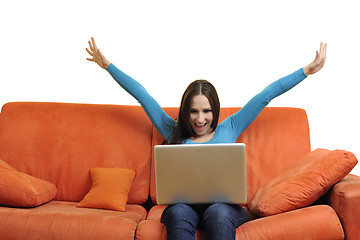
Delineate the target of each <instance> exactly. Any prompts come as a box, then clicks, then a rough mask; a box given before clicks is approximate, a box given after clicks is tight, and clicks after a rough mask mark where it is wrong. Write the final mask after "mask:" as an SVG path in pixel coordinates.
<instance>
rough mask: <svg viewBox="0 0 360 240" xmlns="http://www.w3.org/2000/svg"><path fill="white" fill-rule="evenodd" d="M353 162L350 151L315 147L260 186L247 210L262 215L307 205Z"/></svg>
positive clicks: (319, 195) (346, 170) (353, 157)
mask: <svg viewBox="0 0 360 240" xmlns="http://www.w3.org/2000/svg"><path fill="white" fill-rule="evenodd" d="M356 164H357V159H356V157H355V155H354V154H353V153H351V152H348V151H344V150H334V151H329V150H326V149H316V150H315V151H313V152H311V153H309V154H307V155H306V156H304V157H303V158H302V159H300V160H299V161H298V162H296V164H295V165H294V166H293V167H291V168H290V169H288V170H287V171H285V172H283V173H282V174H280V175H279V176H277V177H276V178H274V179H272V180H271V181H270V182H269V183H267V184H265V185H264V186H262V187H260V188H259V189H258V190H257V192H256V193H255V195H254V198H253V199H252V200H251V202H250V204H249V207H250V210H251V211H252V212H253V213H254V214H256V215H257V216H261V217H264V216H270V215H274V214H278V213H282V212H286V211H290V210H294V209H298V208H301V207H305V206H308V205H310V204H312V203H313V202H315V201H316V200H318V199H319V198H320V197H321V196H322V195H323V194H325V193H326V192H327V191H328V190H329V189H330V188H331V187H332V186H333V185H334V184H335V183H337V182H338V181H340V180H341V179H343V178H344V177H345V176H346V175H347V174H348V173H349V172H350V171H351V169H352V168H353V167H354V166H355V165H356Z"/></svg>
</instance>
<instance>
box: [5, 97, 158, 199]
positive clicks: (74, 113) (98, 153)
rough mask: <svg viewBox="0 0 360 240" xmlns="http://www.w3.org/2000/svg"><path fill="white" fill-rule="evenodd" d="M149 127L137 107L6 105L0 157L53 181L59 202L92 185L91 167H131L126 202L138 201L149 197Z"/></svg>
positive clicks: (81, 195)
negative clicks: (132, 177) (132, 175)
mask: <svg viewBox="0 0 360 240" xmlns="http://www.w3.org/2000/svg"><path fill="white" fill-rule="evenodd" d="M151 131H152V125H151V122H150V120H149V119H148V118H147V117H146V114H145V113H144V111H143V110H142V109H141V107H140V106H125V105H123V106H116V105H100V104H75V103H66V104H64V103H34V102H15V103H7V104H5V105H4V106H3V108H2V112H1V117H0V158H1V159H3V160H4V161H8V162H10V161H11V165H12V166H13V167H14V168H16V169H17V170H18V171H21V172H24V173H27V174H29V175H32V176H34V177H37V178H40V179H45V180H48V181H50V182H52V183H54V184H55V185H56V187H57V190H58V193H57V196H56V198H55V199H56V200H62V201H76V202H78V201H80V200H82V199H83V197H84V196H85V195H86V194H87V192H88V190H89V189H90V187H91V184H92V183H91V178H90V176H89V169H90V168H93V167H105V168H127V169H131V170H134V171H136V173H137V174H136V176H135V178H134V179H133V181H132V184H131V188H130V192H129V198H128V202H129V203H138V204H142V203H144V202H146V200H147V199H148V196H149V184H150V182H149V179H150V177H149V176H150V171H149V169H150V154H151V148H150V146H151V142H150V141H151ZM137 146H141V151H139V148H138V147H137ZM24 161H26V164H24ZM39 166H41V167H39Z"/></svg>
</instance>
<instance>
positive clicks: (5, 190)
mask: <svg viewBox="0 0 360 240" xmlns="http://www.w3.org/2000/svg"><path fill="white" fill-rule="evenodd" d="M56 192H57V189H56V186H55V185H54V184H52V183H51V182H48V181H46V180H43V179H39V178H36V177H33V176H31V175H28V174H26V173H23V172H19V171H17V170H16V169H15V168H13V167H12V166H10V165H9V164H8V163H6V162H5V161H3V160H1V159H0V205H5V206H12V207H35V206H39V205H41V204H43V203H45V202H48V201H50V200H52V199H54V198H55V196H56Z"/></svg>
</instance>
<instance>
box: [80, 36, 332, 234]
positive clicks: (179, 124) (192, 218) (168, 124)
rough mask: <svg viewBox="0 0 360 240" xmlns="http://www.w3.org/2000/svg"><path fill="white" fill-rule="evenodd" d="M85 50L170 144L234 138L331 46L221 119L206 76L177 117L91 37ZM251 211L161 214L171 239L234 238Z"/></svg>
mask: <svg viewBox="0 0 360 240" xmlns="http://www.w3.org/2000/svg"><path fill="white" fill-rule="evenodd" d="M89 46H90V50H89V49H86V51H87V52H88V53H89V54H90V55H91V57H92V58H87V60H89V61H93V62H96V63H97V64H98V65H99V66H100V67H102V68H103V69H106V70H107V71H108V72H109V73H110V74H111V76H112V77H113V78H114V79H115V80H116V81H117V82H118V83H119V84H120V86H122V87H123V88H124V89H125V90H126V91H127V92H129V93H130V94H131V95H132V96H133V97H135V98H136V99H137V100H138V101H139V102H140V104H141V106H142V107H143V108H144V110H145V112H146V114H147V115H148V117H149V118H150V120H151V122H152V123H153V124H154V126H155V127H156V129H157V130H158V131H159V132H160V134H161V135H162V136H163V137H164V138H165V139H166V140H167V141H168V142H169V143H180V144H195V143H231V142H236V140H237V138H238V137H239V136H240V134H241V133H242V132H243V131H244V130H245V129H246V128H247V127H248V126H249V125H250V124H251V123H252V122H253V121H254V119H255V118H256V117H257V116H258V115H259V113H260V112H261V111H262V110H263V109H264V108H265V107H266V106H267V104H268V103H269V102H270V101H271V100H272V99H273V98H275V97H277V96H279V95H280V94H282V93H284V92H286V91H288V90H289V89H291V88H292V87H294V86H296V85H297V84H298V83H300V82H301V81H302V80H304V79H305V78H306V77H307V76H308V75H310V74H314V73H316V72H318V71H319V70H320V69H321V68H322V67H323V66H324V64H325V60H326V48H327V45H326V44H323V43H321V44H320V51H319V52H318V51H317V52H316V57H315V60H314V61H313V62H311V63H310V64H309V65H307V66H306V67H304V68H301V69H299V70H298V71H296V72H294V73H292V74H290V75H288V76H286V77H284V78H281V79H279V80H277V81H275V82H273V83H272V84H270V85H269V86H267V87H266V88H265V89H264V90H263V91H261V92H260V93H259V94H257V95H256V96H255V97H253V98H252V99H251V100H250V101H249V102H248V103H247V104H246V105H245V106H244V107H243V108H242V109H241V110H239V111H238V112H236V113H234V114H233V115H231V116H229V117H228V118H226V119H225V120H224V121H222V122H221V123H219V124H218V119H219V111H220V103H219V99H218V95H217V93H216V90H215V88H214V86H213V85H212V84H211V83H209V82H208V81H206V80H196V81H194V82H192V83H191V84H190V85H189V86H188V88H187V89H186V90H185V92H184V94H183V97H182V100H181V104H180V110H179V116H178V120H177V121H175V120H174V119H172V118H171V117H169V116H168V115H167V114H166V113H165V112H164V111H163V110H162V108H161V107H160V106H159V104H158V103H157V102H156V101H155V100H154V99H153V98H152V97H151V96H150V95H149V94H148V93H147V91H146V90H145V89H144V88H143V87H142V86H141V85H140V84H139V83H138V82H137V81H135V80H134V79H132V78H131V77H130V76H128V75H126V74H125V73H123V72H122V71H120V70H119V69H117V68H116V67H115V66H114V65H113V64H112V63H110V62H109V61H108V60H107V59H106V58H105V57H104V55H103V54H102V53H101V52H100V50H99V49H98V48H97V46H96V44H95V41H94V39H93V38H91V42H90V41H89ZM248 219H249V217H248V215H247V213H246V211H245V210H244V209H243V208H242V207H241V206H239V205H234V204H222V203H217V204H196V205H186V204H175V205H171V206H168V207H167V208H166V209H165V210H164V212H163V214H162V217H161V221H162V222H163V223H164V224H165V226H166V230H167V237H168V239H172V240H173V239H195V231H196V229H197V228H202V229H204V231H205V237H206V239H216V240H221V239H225V240H229V239H235V235H236V228H237V227H239V226H240V225H241V224H243V223H245V222H246V221H248Z"/></svg>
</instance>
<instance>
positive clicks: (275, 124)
mask: <svg viewBox="0 0 360 240" xmlns="http://www.w3.org/2000/svg"><path fill="white" fill-rule="evenodd" d="M239 109H240V108H221V110H220V119H219V121H222V120H223V119H225V118H226V117H228V116H230V115H231V114H233V113H235V112H236V111H238V110H239ZM164 110H165V111H166V112H167V113H168V114H169V115H170V116H171V117H173V118H176V117H177V114H178V108H165V109H164ZM163 141H164V139H163V138H162V136H161V135H160V134H159V132H157V131H156V130H155V128H154V130H153V137H152V149H153V147H154V146H155V145H159V144H162V143H163ZM237 142H242V143H245V144H246V154H247V159H246V160H247V194H248V202H249V201H251V199H252V198H253V196H254V194H255V192H256V190H257V189H258V188H259V187H260V186H262V185H264V184H265V183H267V182H268V181H270V180H271V179H272V178H274V177H275V176H277V175H278V174H279V173H281V172H283V171H284V170H286V169H287V168H288V167H289V166H291V165H292V164H293V163H294V162H296V161H297V160H299V159H300V158H301V157H302V156H304V155H305V154H307V153H309V152H310V134H309V125H308V119H307V115H306V112H305V111H304V110H303V109H298V108H282V107H267V108H265V109H264V110H263V111H262V112H261V114H260V115H259V116H258V117H257V119H256V120H255V121H254V122H253V123H252V124H251V125H250V126H249V127H248V128H247V129H246V130H245V131H244V132H243V133H242V134H241V136H240V137H239V138H238V140H237ZM151 166H152V170H151V183H150V195H151V198H152V200H153V202H156V187H155V174H154V167H153V166H154V161H153V154H152V163H151Z"/></svg>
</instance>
